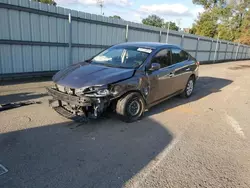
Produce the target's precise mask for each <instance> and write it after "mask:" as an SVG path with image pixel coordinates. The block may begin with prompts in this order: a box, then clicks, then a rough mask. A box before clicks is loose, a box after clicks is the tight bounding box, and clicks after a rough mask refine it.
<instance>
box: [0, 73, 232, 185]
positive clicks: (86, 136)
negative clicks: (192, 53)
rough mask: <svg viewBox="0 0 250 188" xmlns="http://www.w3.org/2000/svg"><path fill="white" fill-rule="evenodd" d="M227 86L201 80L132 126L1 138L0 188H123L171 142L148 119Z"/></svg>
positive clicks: (39, 129)
mask: <svg viewBox="0 0 250 188" xmlns="http://www.w3.org/2000/svg"><path fill="white" fill-rule="evenodd" d="M231 83H232V81H231V80H227V79H222V78H214V77H200V79H199V80H198V81H197V83H196V89H195V91H194V95H193V96H192V97H190V98H189V99H180V98H177V97H175V98H173V99H170V100H168V101H166V102H163V103H161V104H159V105H157V106H155V107H153V108H152V109H150V111H149V112H147V113H146V115H145V117H144V118H143V119H142V120H140V121H138V122H134V123H130V124H127V123H123V122H120V121H119V120H118V119H117V118H113V117H111V118H110V117H106V118H105V117H104V118H102V119H99V120H93V121H91V122H89V123H87V124H84V123H76V122H72V121H69V122H63V123H52V124H48V125H40V124H39V123H37V125H36V122H33V126H32V127H34V128H28V129H23V130H17V131H13V132H7V133H2V134H0V150H1V155H0V164H2V165H4V166H5V167H6V168H7V169H8V170H9V172H8V173H6V174H3V175H1V176H0V187H25V188H26V187H27V188H29V187H37V188H39V187H53V188H54V187H60V188H64V187H65V188H66V187H122V186H124V184H126V183H127V182H129V181H130V180H131V178H133V177H134V176H135V175H136V174H138V173H139V172H140V171H142V170H143V169H144V168H145V167H146V166H147V165H149V163H150V162H152V161H154V160H157V155H159V153H161V152H162V151H164V149H166V148H168V146H169V144H170V143H171V142H172V141H173V140H174V139H175V135H173V134H172V133H171V132H170V131H169V130H168V128H167V125H162V124H160V123H159V122H157V121H155V120H153V119H152V118H150V117H149V116H150V115H153V114H156V113H161V112H162V111H165V110H166V109H170V108H174V107H176V106H179V105H182V104H185V103H188V102H191V101H197V100H199V99H201V98H203V97H206V96H208V95H209V94H211V93H214V92H220V91H221V89H222V88H223V87H225V86H227V85H229V84H231ZM38 106H39V105H38ZM37 108H38V107H37ZM40 111H42V110H40ZM28 123H32V122H27V124H28ZM34 124H35V125H34ZM26 127H28V125H27V126H26ZM139 180H140V179H139ZM141 181H143V180H142V179H141Z"/></svg>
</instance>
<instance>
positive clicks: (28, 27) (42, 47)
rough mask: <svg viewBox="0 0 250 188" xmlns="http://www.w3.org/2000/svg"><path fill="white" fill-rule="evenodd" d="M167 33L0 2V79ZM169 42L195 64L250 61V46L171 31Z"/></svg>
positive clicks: (162, 38)
mask: <svg viewBox="0 0 250 188" xmlns="http://www.w3.org/2000/svg"><path fill="white" fill-rule="evenodd" d="M166 38H167V30H165V29H161V28H156V27H151V26H146V25H142V24H137V23H132V22H128V21H124V20H119V19H114V18H107V17H103V16H98V15H94V14H88V13H84V12H78V11H74V10H69V9H65V8H62V7H56V6H50V5H47V4H42V3H37V2H34V1H29V0H0V78H1V77H6V76H7V77H8V76H13V75H14V76H15V75H18V73H30V74H32V73H36V72H44V71H56V70H60V69H62V68H64V67H66V66H67V65H69V64H71V63H76V62H79V61H82V60H84V59H87V58H90V57H91V56H93V55H94V54H96V53H98V52H99V51H101V50H103V49H104V48H107V47H108V46H111V45H113V44H117V43H121V42H126V41H129V42H130V41H151V42H162V43H165V42H166ZM168 43H170V44H176V45H179V46H181V47H183V48H184V49H186V50H187V51H189V52H190V54H192V55H193V56H194V57H196V58H197V59H198V60H199V61H201V62H202V61H219V60H238V59H248V58H250V47H249V46H246V45H241V44H236V43H233V42H229V41H224V40H218V41H217V40H216V39H212V38H207V37H201V36H196V35H191V34H186V33H185V34H184V33H181V32H176V31H170V32H169V37H168Z"/></svg>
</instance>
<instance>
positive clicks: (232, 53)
mask: <svg viewBox="0 0 250 188" xmlns="http://www.w3.org/2000/svg"><path fill="white" fill-rule="evenodd" d="M234 48H235V44H234V43H233V50H232V52H231V60H232V59H233V55H234Z"/></svg>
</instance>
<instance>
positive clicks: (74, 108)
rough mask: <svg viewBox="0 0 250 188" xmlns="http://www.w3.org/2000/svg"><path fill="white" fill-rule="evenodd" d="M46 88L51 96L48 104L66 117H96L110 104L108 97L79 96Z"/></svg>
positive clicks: (74, 118)
mask: <svg viewBox="0 0 250 188" xmlns="http://www.w3.org/2000/svg"><path fill="white" fill-rule="evenodd" d="M47 90H48V94H49V95H50V96H52V97H53V99H51V100H49V104H50V106H51V107H52V108H53V109H54V110H55V111H56V112H58V113H59V114H60V115H62V116H64V117H66V118H68V119H73V120H79V119H81V118H97V117H99V116H100V115H101V114H102V113H103V111H104V110H106V108H107V107H108V106H109V104H110V99H109V98H105V97H102V98H98V97H97V98H90V97H85V96H81V97H79V96H74V95H70V94H66V93H62V92H60V91H57V90H56V89H53V88H47ZM56 102H57V104H56V105H55V103H56Z"/></svg>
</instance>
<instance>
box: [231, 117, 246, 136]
mask: <svg viewBox="0 0 250 188" xmlns="http://www.w3.org/2000/svg"><path fill="white" fill-rule="evenodd" d="M226 119H227V122H228V124H229V125H231V126H232V127H233V129H234V131H235V132H236V133H237V134H238V135H240V136H241V137H242V138H246V136H245V134H244V132H243V130H242V128H241V127H240V124H239V123H238V122H237V121H236V119H234V118H233V117H232V116H229V115H228V114H226Z"/></svg>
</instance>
